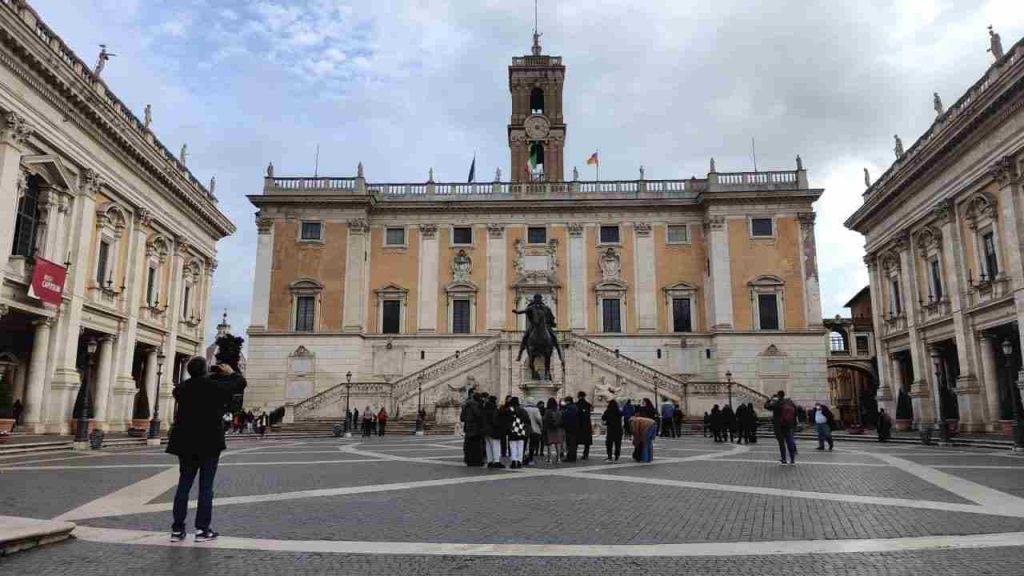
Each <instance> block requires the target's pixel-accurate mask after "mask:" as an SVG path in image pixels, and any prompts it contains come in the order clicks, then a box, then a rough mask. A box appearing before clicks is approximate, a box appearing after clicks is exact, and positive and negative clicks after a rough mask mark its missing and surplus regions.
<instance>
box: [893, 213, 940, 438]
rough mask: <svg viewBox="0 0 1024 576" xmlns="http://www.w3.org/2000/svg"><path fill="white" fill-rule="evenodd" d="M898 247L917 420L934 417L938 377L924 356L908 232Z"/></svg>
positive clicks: (912, 400) (916, 422)
mask: <svg viewBox="0 0 1024 576" xmlns="http://www.w3.org/2000/svg"><path fill="white" fill-rule="evenodd" d="M895 247H896V250H897V252H898V253H899V255H900V288H901V290H900V296H901V298H902V300H903V313H904V314H905V315H906V318H907V333H908V335H909V337H910V362H911V365H912V366H913V368H914V382H913V383H912V384H911V385H910V399H911V402H912V403H913V406H914V422H915V424H918V426H920V424H921V423H928V422H931V421H932V404H933V403H934V399H933V401H932V402H928V401H927V400H928V396H929V395H930V392H929V383H930V382H932V381H933V380H934V379H935V377H934V375H933V374H931V368H929V363H928V360H927V359H926V358H925V355H924V352H925V344H924V342H923V341H922V339H921V333H920V331H919V330H918V328H917V311H918V305H917V299H916V295H917V294H918V290H917V274H915V273H914V256H913V254H911V250H912V248H913V246H912V244H911V243H910V238H909V236H908V235H907V233H906V232H903V233H901V234H900V235H899V236H898V237H897V239H896V241H895Z"/></svg>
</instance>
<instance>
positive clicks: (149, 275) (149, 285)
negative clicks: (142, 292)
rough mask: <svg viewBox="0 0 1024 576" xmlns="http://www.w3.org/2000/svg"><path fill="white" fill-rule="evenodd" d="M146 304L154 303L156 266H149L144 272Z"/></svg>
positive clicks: (151, 304)
mask: <svg viewBox="0 0 1024 576" xmlns="http://www.w3.org/2000/svg"><path fill="white" fill-rule="evenodd" d="M146 304H149V305H150V306H153V305H154V304H156V267H155V266H150V267H149V269H148V272H146Z"/></svg>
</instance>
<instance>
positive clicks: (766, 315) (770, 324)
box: [757, 294, 779, 330]
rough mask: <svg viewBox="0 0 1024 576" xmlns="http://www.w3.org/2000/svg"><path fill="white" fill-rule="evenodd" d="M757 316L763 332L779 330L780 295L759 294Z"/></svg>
mask: <svg viewBox="0 0 1024 576" xmlns="http://www.w3.org/2000/svg"><path fill="white" fill-rule="evenodd" d="M757 314H758V320H759V321H760V326H758V328H760V329H761V330H778V329H779V296H778V294H758V295H757Z"/></svg>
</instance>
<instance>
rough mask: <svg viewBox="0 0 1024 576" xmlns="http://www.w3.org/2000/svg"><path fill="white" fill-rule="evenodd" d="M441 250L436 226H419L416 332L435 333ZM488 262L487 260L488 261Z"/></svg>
mask: <svg viewBox="0 0 1024 576" xmlns="http://www.w3.org/2000/svg"><path fill="white" fill-rule="evenodd" d="M440 252H441V248H440V246H439V245H438V239H437V224H420V258H419V273H418V274H417V291H416V292H417V294H418V295H419V302H418V305H417V307H416V310H417V318H416V331H417V332H437V294H438V290H439V288H440V287H439V285H438V265H439V259H440ZM488 262H489V260H488Z"/></svg>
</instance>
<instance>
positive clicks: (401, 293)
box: [374, 282, 409, 298]
mask: <svg viewBox="0 0 1024 576" xmlns="http://www.w3.org/2000/svg"><path fill="white" fill-rule="evenodd" d="M374 293H375V294H377V296H378V297H379V298H387V297H389V296H392V297H401V298H405V297H406V296H407V295H408V294H409V289H408V288H402V287H401V286H399V285H398V284H394V283H392V282H388V283H387V284H385V285H384V286H381V287H380V288H377V289H376V290H374Z"/></svg>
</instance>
